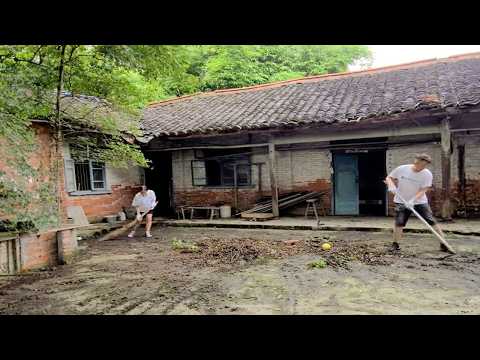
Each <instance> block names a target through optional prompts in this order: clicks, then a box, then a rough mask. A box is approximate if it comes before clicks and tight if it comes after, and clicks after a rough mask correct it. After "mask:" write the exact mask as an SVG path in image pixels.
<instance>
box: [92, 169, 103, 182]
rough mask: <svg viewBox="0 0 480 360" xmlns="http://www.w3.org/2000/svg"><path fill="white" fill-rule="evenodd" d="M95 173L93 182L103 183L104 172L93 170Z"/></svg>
mask: <svg viewBox="0 0 480 360" xmlns="http://www.w3.org/2000/svg"><path fill="white" fill-rule="evenodd" d="M92 173H93V181H103V170H96V169H93V170H92Z"/></svg>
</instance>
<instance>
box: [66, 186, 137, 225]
mask: <svg viewBox="0 0 480 360" xmlns="http://www.w3.org/2000/svg"><path fill="white" fill-rule="evenodd" d="M138 191H140V187H139V186H131V185H127V186H121V185H112V192H111V194H102V195H81V196H69V195H68V194H67V193H65V192H64V196H63V205H64V206H65V207H66V206H81V207H82V208H83V211H84V212H85V215H86V216H87V218H88V219H89V221H101V220H102V219H103V218H104V217H105V216H107V215H114V214H116V213H118V212H119V211H121V210H122V208H123V207H129V206H130V205H131V204H132V200H133V197H134V196H135V194H136V193H137V192H138Z"/></svg>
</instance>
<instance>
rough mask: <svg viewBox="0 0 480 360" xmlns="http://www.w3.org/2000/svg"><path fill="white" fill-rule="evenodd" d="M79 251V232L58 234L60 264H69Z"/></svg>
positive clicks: (61, 232) (67, 231) (72, 231)
mask: <svg viewBox="0 0 480 360" xmlns="http://www.w3.org/2000/svg"><path fill="white" fill-rule="evenodd" d="M77 250H78V242H77V232H76V231H75V230H74V229H68V230H60V231H58V232H57V251H58V263H59V264H62V265H63V264H68V263H70V260H71V258H72V257H73V255H75V253H76V252H77Z"/></svg>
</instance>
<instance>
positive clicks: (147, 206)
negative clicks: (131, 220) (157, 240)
mask: <svg viewBox="0 0 480 360" xmlns="http://www.w3.org/2000/svg"><path fill="white" fill-rule="evenodd" d="M156 200H157V199H156V196H155V193H154V192H153V190H149V189H148V188H147V187H146V186H145V185H143V186H142V190H141V191H140V192H139V193H137V194H136V195H135V197H134V198H133V201H132V206H133V207H135V208H136V210H137V220H136V221H137V223H136V224H135V225H134V227H133V230H132V231H131V232H130V234H128V237H129V238H132V237H134V236H135V231H136V230H137V228H138V226H139V225H140V223H141V222H142V215H141V213H143V212H145V211H147V214H146V215H145V217H146V225H145V236H146V237H148V238H149V237H152V234H150V229H151V228H152V219H153V208H154V207H155V205H156Z"/></svg>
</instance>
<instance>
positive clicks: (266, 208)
mask: <svg viewBox="0 0 480 360" xmlns="http://www.w3.org/2000/svg"><path fill="white" fill-rule="evenodd" d="M321 195H322V193H320V192H297V193H292V194H287V195H283V196H280V197H279V198H278V208H279V210H283V209H287V208H290V207H293V206H296V205H299V204H301V203H304V202H305V201H306V200H309V199H315V198H318V197H320V196H321ZM271 212H272V200H271V198H270V199H269V200H264V201H261V202H259V203H257V204H255V206H254V207H253V208H251V209H248V210H245V211H242V212H240V213H238V214H237V215H244V214H250V213H271Z"/></svg>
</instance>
